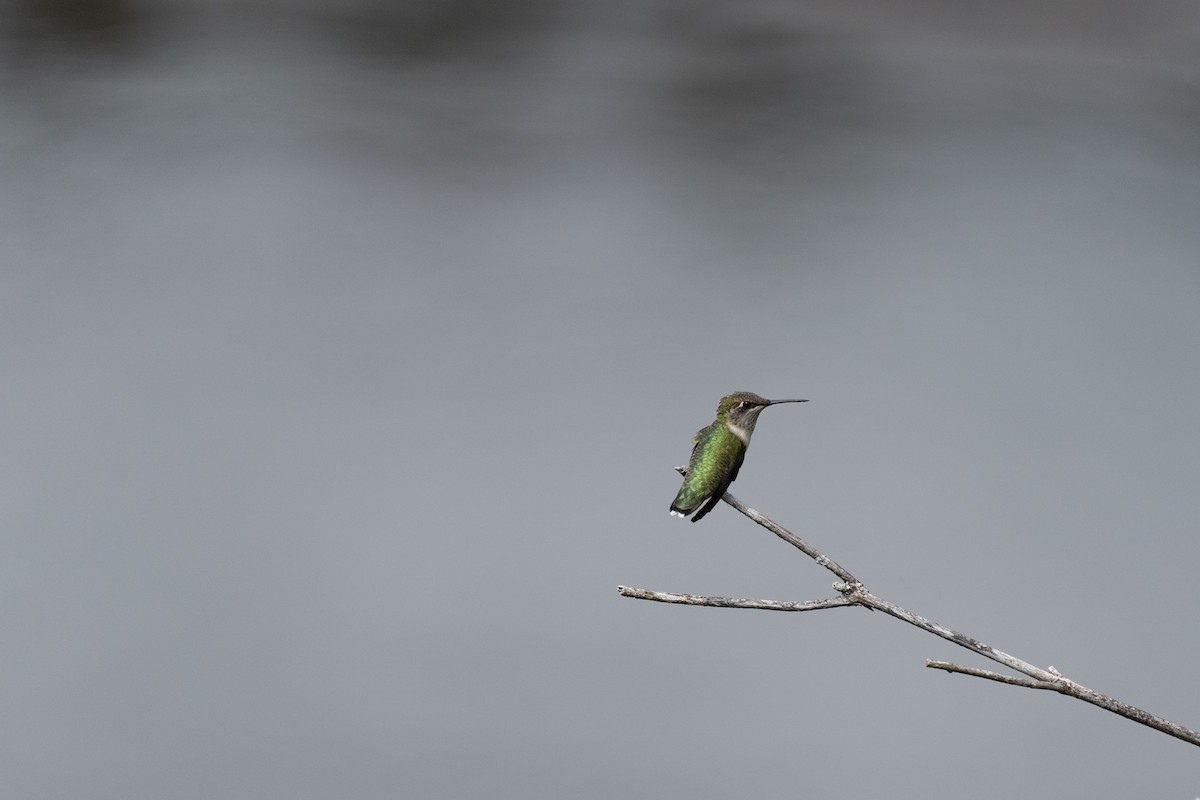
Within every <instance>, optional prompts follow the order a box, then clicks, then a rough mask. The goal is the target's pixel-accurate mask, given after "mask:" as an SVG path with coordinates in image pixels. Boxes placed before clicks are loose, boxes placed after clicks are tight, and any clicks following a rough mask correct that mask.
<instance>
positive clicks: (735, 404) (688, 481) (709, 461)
mask: <svg viewBox="0 0 1200 800" xmlns="http://www.w3.org/2000/svg"><path fill="white" fill-rule="evenodd" d="M807 402H808V401H807V400H768V399H766V398H765V397H759V396H758V395H756V394H755V393H754V392H734V393H733V394H729V395H725V396H724V397H722V398H721V402H720V403H718V404H717V419H716V421H715V422H713V423H712V424H711V425H709V426H707V427H705V428H701V429H700V430H699V431H697V432H696V435H695V436H693V437H692V444H693V447H692V457H691V459H690V460H689V461H688V472H687V475H686V476H685V477H684V479H683V486H680V487H679V494H677V495H675V502H673V503H671V516H673V517H681V518H682V517H686V516H687V515H689V514H691V513H692V512H693V511H696V509H697V508H699V509H700V510H699V511H696V516H694V517H692V522H699V521H700V519H701V517H703V516H704V515H705V514H707V513H708V512H709V511H712V509H713V506H715V505H716V504H717V503H719V502H720V501H721V498H722V497H723V496H724V495H725V490H726V489H728V488H729V484H731V483H733V482H734V481H735V480H737V476H738V470H739V469H741V467H742V461H744V460H745V458H746V448H747V447H748V446H749V445H750V434H752V433H754V423H756V422H758V415H759V414H761V413H762V410H763V409H764V408H766V407H767V406H773V405H776V404H777V403H807ZM705 501H707V502H705ZM702 504H703V507H701V505H702Z"/></svg>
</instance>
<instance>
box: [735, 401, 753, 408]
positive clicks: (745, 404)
mask: <svg viewBox="0 0 1200 800" xmlns="http://www.w3.org/2000/svg"><path fill="white" fill-rule="evenodd" d="M751 405H753V403H751V402H750V401H749V400H743V401H742V402H740V403H738V408H749V407H750V406H751Z"/></svg>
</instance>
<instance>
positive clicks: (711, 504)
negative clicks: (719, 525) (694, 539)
mask: <svg viewBox="0 0 1200 800" xmlns="http://www.w3.org/2000/svg"><path fill="white" fill-rule="evenodd" d="M745 460H746V448H744V447H743V448H742V449H741V450H740V451H739V452H738V454H737V456H736V460H735V461H734V462H733V469H731V470H730V471H729V479H728V480H725V481H722V482H721V483H719V484H718V485H717V488H716V490H715V491H714V492H713V493H712V496H710V497H709V498H708V500H707V501H706V502H705V503H704V505H703V506H701V508H700V510H699V511H697V512H696V515H695V516H694V517H692V522H699V521H700V520H701V519H702V518H703V517H704V515H705V514H707V513H708V512H710V511H712V510H713V509H714V508H716V507H717V503H719V502H721V498H722V497H724V496H725V492H727V491H729V484H731V483H733V482H734V481H735V480H737V476H738V470H740V469H741V468H742V462H743V461H745Z"/></svg>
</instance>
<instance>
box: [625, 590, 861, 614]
mask: <svg viewBox="0 0 1200 800" xmlns="http://www.w3.org/2000/svg"><path fill="white" fill-rule="evenodd" d="M617 591H618V592H620V593H621V594H622V595H624V596H625V597H633V598H636V599H638V600H656V601H658V602H659V603H678V604H680V605H685V606H713V607H715V608H760V609H763V610H765V611H820V610H821V609H822V608H838V607H839V606H852V605H855V603H854V601H853V600H849V599H847V598H845V597H831V598H829V599H827V600H808V601H805V602H801V603H790V602H784V601H782V600H741V599H739V598H736V597H704V596H702V595H698V594H675V593H673V592H656V591H653V590H652V589H636V588H634V587H632V586H618V587H617Z"/></svg>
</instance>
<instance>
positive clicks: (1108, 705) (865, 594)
mask: <svg viewBox="0 0 1200 800" xmlns="http://www.w3.org/2000/svg"><path fill="white" fill-rule="evenodd" d="M722 499H723V500H724V501H725V502H726V503H728V504H729V505H731V506H733V507H734V508H735V509H737V510H738V511H740V512H741V513H743V514H745V515H746V516H747V517H749V518H750V519H752V520H754V521H755V522H757V523H758V524H759V525H761V526H762V527H764V528H766V529H767V530H769V531H770V532H771V533H773V534H775V535H776V536H778V537H779V538H780V539H783V540H784V541H785V542H787V543H788V544H790V545H792V546H793V547H795V548H796V549H798V550H800V551H801V552H802V553H804V554H805V555H807V556H808V557H809V558H811V559H813V560H814V561H816V562H817V564H819V565H820V566H822V567H824V568H825V569H827V570H829V571H830V572H832V573H833V574H834V575H836V576H837V577H838V578H839V579H840V580H839V581H838V582H837V583H834V584H833V588H834V590H835V591H837V592H838V595H837V596H835V597H830V598H826V599H823V600H807V601H802V602H783V601H778V600H743V599H738V598H732V597H705V596H702V595H692V594H675V593H670V592H657V591H653V590H650V589H635V588H631V587H628V586H618V587H617V591H618V592H620V593H621V594H622V595H623V596H625V597H632V598H635V599H639V600H654V601H656V602H660V603H678V604H682V605H693V606H715V607H718V608H757V609H763V610H766V611H818V610H821V609H825V608H839V607H843V606H865V607H866V608H870V609H874V610H876V611H882V612H883V613H884V614H887V615H889V616H892V617H895V618H896V619H899V620H903V621H904V622H907V623H908V624H910V625H915V626H916V627H918V628H920V629H921V630H923V631H926V632H927V633H932V634H933V635H935V636H940V637H942V638H943V639H946V640H947V641H951V642H953V643H954V644H956V645H958V646H959V647H965V648H966V649H968V650H971V651H972V652H975V653H977V654H979V655H981V656H983V657H984V658H989V659H991V660H992V661H996V662H998V663H1000V664H1003V665H1004V666H1006V667H1009V668H1010V669H1012V670H1014V671H1016V672H1019V673H1021V674H1022V675H1024V676H1027V677H1018V676H1013V675H1005V674H1003V673H999V672H993V671H991V670H986V669H980V668H978V667H968V666H964V665H962V664H954V663H951V662H948V661H934V660H927V661H926V662H925V666H927V667H930V668H932V669H940V670H945V671H946V672H951V673H959V674H961V675H972V676H974V677H977V678H984V679H987V680H992V681H998V682H1000V683H1006V684H1009V685H1011V686H1024V687H1026V688H1029V689H1047V690H1050V691H1054V692H1058V693H1059V694H1065V695H1067V696H1068V697H1074V698H1076V699H1079V700H1082V701H1084V702H1085V703H1091V704H1092V705H1095V706H1099V707H1100V708H1103V709H1105V710H1106V711H1111V712H1113V713H1114V714H1119V715H1121V716H1122V717H1125V718H1126V719H1131V720H1133V721H1134V722H1140V723H1141V724H1142V725H1146V726H1148V727H1151V728H1154V729H1155V730H1157V731H1161V732H1162V733H1165V734H1168V735H1170V736H1174V737H1175V738H1177V739H1182V740H1183V741H1185V742H1189V743H1190V744H1194V745H1197V746H1200V732H1198V731H1194V730H1192V729H1191V728H1185V727H1184V726H1182V725H1177V724H1175V723H1174V722H1170V721H1168V720H1165V719H1163V718H1162V717H1158V716H1155V715H1153V714H1150V713H1147V712H1145V711H1142V710H1141V709H1140V708H1135V707H1134V706H1131V705H1129V704H1128V703H1123V702H1121V701H1120V700H1116V699H1114V698H1111V697H1108V696H1106V695H1102V694H1100V693H1099V692H1096V691H1093V690H1092V689H1089V688H1088V687H1086V686H1084V685H1082V684H1080V683H1076V682H1075V681H1073V680H1071V679H1070V678H1068V677H1066V676H1065V675H1062V674H1061V673H1060V672H1059V671H1058V670H1056V669H1055V668H1054V667H1049V668H1047V669H1042V668H1040V667H1035V666H1034V665H1033V664H1030V663H1028V662H1027V661H1022V660H1021V659H1019V658H1017V657H1016V656H1011V655H1009V654H1008V653H1005V652H1004V651H1002V650H997V649H996V648H994V647H991V646H990V645H986V644H984V643H983V642H980V641H979V640H977V639H973V638H971V637H970V636H966V635H965V634H962V633H959V632H958V631H955V630H952V629H950V628H947V627H946V626H944V625H940V624H938V623H937V622H934V621H933V620H931V619H926V618H925V617H922V616H919V615H917V614H914V613H912V612H911V611H907V610H905V609H903V608H900V607H899V606H897V605H895V604H893V603H890V602H888V601H887V600H883V599H882V598H879V597H876V596H875V595H873V594H871V593H870V592H869V591H867V588H866V586H864V585H863V583H862V581H860V580H858V579H857V578H855V577H854V576H853V575H852V574H851V573H850V571H849V570H847V569H846V568H845V567H843V566H841V565H840V564H838V563H837V562H836V561H834V560H833V559H831V558H829V557H828V556H826V555H825V554H824V553H822V552H821V551H819V550H817V548H815V547H813V546H812V545H810V544H809V543H808V542H806V541H804V540H803V539H801V538H800V537H799V536H797V535H795V534H794V533H792V532H791V531H789V530H787V529H786V528H784V527H783V526H782V525H780V524H779V523H777V522H775V521H773V520H771V519H768V518H767V517H765V516H763V515H762V514H760V513H759V512H758V511H755V510H754V509H753V508H750V507H748V506H746V505H745V504H743V503H742V502H741V501H740V500H738V499H737V498H736V497H734V496H733V495H731V494H729V493H726V494H725V496H724V497H723V498H722Z"/></svg>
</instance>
